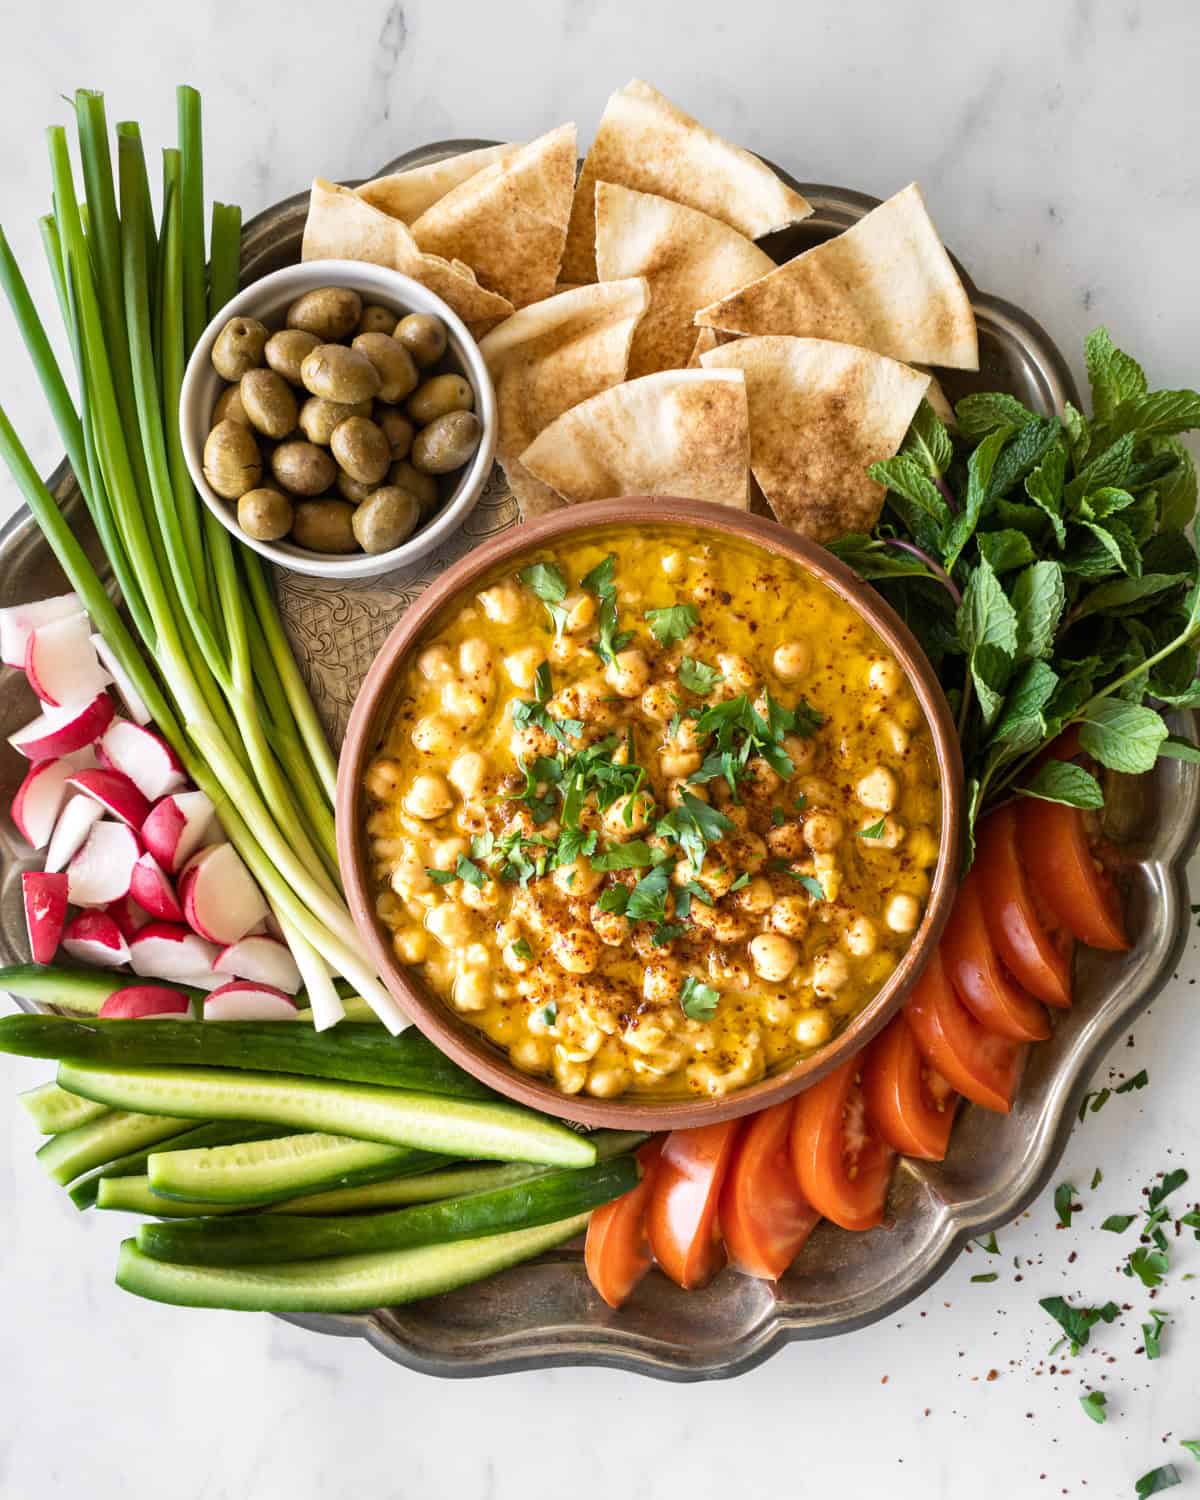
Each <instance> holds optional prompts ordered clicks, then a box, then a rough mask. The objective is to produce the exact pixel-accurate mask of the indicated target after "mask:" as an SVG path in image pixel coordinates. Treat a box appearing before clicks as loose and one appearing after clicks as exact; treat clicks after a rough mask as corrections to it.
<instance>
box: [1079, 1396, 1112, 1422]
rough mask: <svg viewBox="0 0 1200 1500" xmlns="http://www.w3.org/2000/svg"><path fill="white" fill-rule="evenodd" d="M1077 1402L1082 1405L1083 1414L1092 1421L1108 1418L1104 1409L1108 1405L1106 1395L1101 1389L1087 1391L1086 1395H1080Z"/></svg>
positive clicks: (1103, 1420)
mask: <svg viewBox="0 0 1200 1500" xmlns="http://www.w3.org/2000/svg"><path fill="white" fill-rule="evenodd" d="M1079 1404H1080V1406H1082V1407H1083V1411H1084V1415H1085V1416H1088V1417H1091V1419H1092V1421H1093V1422H1106V1421H1107V1420H1108V1413H1107V1412H1106V1411H1105V1410H1104V1408H1105V1407H1106V1406H1107V1405H1108V1397H1107V1396H1106V1395H1105V1394H1104V1392H1103V1391H1089V1392H1088V1393H1087V1395H1086V1396H1080V1398H1079Z"/></svg>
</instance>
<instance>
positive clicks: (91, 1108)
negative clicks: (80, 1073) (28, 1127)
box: [17, 1083, 108, 1135]
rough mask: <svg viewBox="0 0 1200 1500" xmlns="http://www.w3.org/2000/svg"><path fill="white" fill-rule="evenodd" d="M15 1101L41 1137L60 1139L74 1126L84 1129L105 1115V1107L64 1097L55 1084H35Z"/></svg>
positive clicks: (75, 1097)
mask: <svg viewBox="0 0 1200 1500" xmlns="http://www.w3.org/2000/svg"><path fill="white" fill-rule="evenodd" d="M17 1097H18V1098H19V1099H20V1101H21V1103H22V1104H23V1105H24V1106H25V1108H26V1110H27V1111H28V1112H29V1118H30V1119H31V1120H32V1121H33V1123H34V1124H35V1125H36V1126H37V1128H38V1129H39V1130H40V1131H41V1132H42V1134H43V1135H61V1133H62V1132H63V1131H64V1130H74V1129H75V1127H76V1125H86V1124H87V1122H88V1121H89V1120H96V1119H99V1117H100V1116H101V1115H103V1114H107V1112H108V1110H107V1106H106V1105H103V1104H97V1103H96V1102H95V1100H93V1099H81V1098H80V1097H79V1095H78V1094H68V1093H67V1091H66V1089H60V1088H59V1086H58V1084H57V1083H43V1084H39V1086H38V1087H37V1088H36V1089H27V1090H26V1091H25V1093H23V1094H18V1096H17Z"/></svg>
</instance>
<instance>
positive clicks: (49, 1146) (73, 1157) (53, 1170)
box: [37, 1110, 193, 1187]
mask: <svg viewBox="0 0 1200 1500" xmlns="http://www.w3.org/2000/svg"><path fill="white" fill-rule="evenodd" d="M192 1123H193V1122H192V1121H191V1120H188V1119H182V1118H174V1117H171V1116H165V1115H155V1114H149V1113H146V1112H144V1111H143V1112H139V1113H136V1114H135V1113H132V1112H129V1111H125V1110H109V1111H107V1112H106V1113H105V1114H102V1115H101V1116H100V1117H99V1118H98V1119H95V1120H89V1121H88V1122H87V1124H86V1125H77V1126H76V1127H75V1129H74V1130H64V1131H63V1133H62V1134H61V1135H53V1136H51V1137H50V1139H49V1140H48V1141H47V1142H46V1144H45V1145H44V1146H43V1147H41V1149H40V1150H39V1151H38V1154H37V1155H38V1160H39V1161H40V1162H41V1164H42V1165H43V1166H44V1167H45V1169H46V1171H47V1172H49V1173H50V1175H51V1177H53V1178H54V1180H55V1182H61V1183H62V1184H63V1186H64V1187H65V1186H66V1185H67V1183H68V1182H73V1181H74V1179H75V1178H76V1177H78V1176H80V1175H81V1174H82V1173H84V1172H90V1171H91V1170H92V1168H93V1167H99V1166H103V1164H104V1163H105V1162H109V1161H115V1160H116V1159H117V1157H118V1156H125V1155H127V1154H128V1153H129V1152H130V1151H138V1150H140V1149H141V1148H142V1147H143V1146H152V1145H154V1144H155V1143H156V1142H157V1141H165V1140H167V1139H169V1137H171V1136H173V1135H182V1133H183V1132H184V1131H185V1130H187V1129H188V1127H189V1126H190V1125H191V1124H192Z"/></svg>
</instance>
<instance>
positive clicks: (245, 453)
mask: <svg viewBox="0 0 1200 1500" xmlns="http://www.w3.org/2000/svg"><path fill="white" fill-rule="evenodd" d="M204 477H205V479H207V480H208V482H209V484H210V485H212V487H213V489H214V490H216V492H217V494H218V495H220V496H221V497H222V499H224V500H237V499H240V498H241V496H242V495H244V494H245V493H246V491H247V490H252V489H254V487H255V486H256V485H257V484H258V481H259V480H260V479H261V478H262V455H261V454H260V453H259V451H258V444H257V443H256V442H255V441H254V434H253V433H252V432H251V431H250V429H249V427H247V426H245V424H244V423H242V422H233V421H231V420H230V419H229V418H228V417H227V418H226V419H225V421H223V422H218V423H217V425H216V426H215V427H214V428H213V430H212V431H211V432H210V433H209V435H208V437H207V439H206V440H205V443H204Z"/></svg>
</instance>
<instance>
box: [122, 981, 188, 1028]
mask: <svg viewBox="0 0 1200 1500" xmlns="http://www.w3.org/2000/svg"><path fill="white" fill-rule="evenodd" d="M190 1014H191V1003H190V1002H189V1000H188V997H187V996H186V995H181V994H180V993H179V991H178V990H172V989H168V988H167V986H166V985H165V984H128V985H126V986H125V988H124V989H123V990H114V991H113V993H112V994H111V995H110V996H109V997H108V999H107V1000H105V1002H104V1004H103V1005H101V1007H100V1016H101V1019H102V1020H105V1021H152V1020H162V1019H165V1018H167V1017H170V1018H171V1019H175V1018H176V1017H179V1016H188V1015H190Z"/></svg>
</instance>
